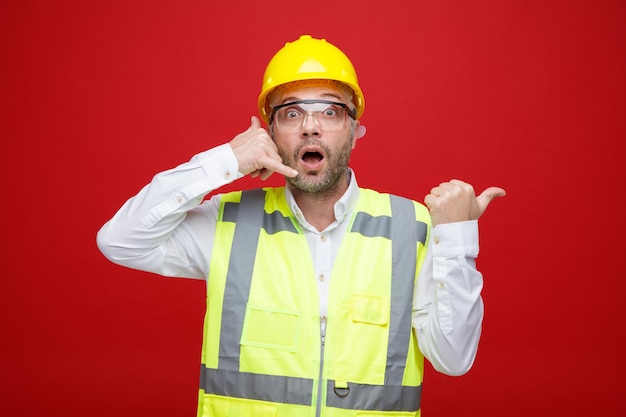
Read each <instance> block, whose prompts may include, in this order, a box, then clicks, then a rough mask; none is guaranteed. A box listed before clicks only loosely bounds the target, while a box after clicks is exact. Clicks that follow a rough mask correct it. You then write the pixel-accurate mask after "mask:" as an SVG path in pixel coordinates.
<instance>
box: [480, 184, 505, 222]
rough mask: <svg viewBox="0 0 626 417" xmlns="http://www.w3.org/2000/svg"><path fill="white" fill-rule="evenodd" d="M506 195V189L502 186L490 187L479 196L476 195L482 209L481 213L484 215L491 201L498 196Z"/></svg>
mask: <svg viewBox="0 0 626 417" xmlns="http://www.w3.org/2000/svg"><path fill="white" fill-rule="evenodd" d="M505 195H506V191H504V189H502V188H500V187H489V188H487V189H486V190H485V191H483V192H482V193H480V195H479V196H478V197H476V201H477V203H478V209H479V211H480V214H479V215H482V214H483V213H484V212H485V210H487V206H488V205H489V203H491V201H492V200H493V199H494V198H496V197H504V196H505Z"/></svg>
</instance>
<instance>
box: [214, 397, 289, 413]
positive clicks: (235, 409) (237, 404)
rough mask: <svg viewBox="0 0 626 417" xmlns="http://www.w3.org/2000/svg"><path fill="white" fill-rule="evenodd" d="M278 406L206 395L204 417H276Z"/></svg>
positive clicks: (243, 399)
mask: <svg viewBox="0 0 626 417" xmlns="http://www.w3.org/2000/svg"><path fill="white" fill-rule="evenodd" d="M277 415H278V406H277V405H275V404H272V403H267V402H264V401H257V400H249V399H245V398H233V397H221V396H218V395H211V394H205V395H204V401H203V405H202V417H247V416H255V417H276V416H277Z"/></svg>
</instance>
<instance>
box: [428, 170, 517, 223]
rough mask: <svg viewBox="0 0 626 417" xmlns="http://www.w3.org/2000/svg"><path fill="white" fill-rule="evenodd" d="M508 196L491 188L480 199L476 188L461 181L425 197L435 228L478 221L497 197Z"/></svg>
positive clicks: (500, 190) (440, 188) (445, 185)
mask: <svg viewBox="0 0 626 417" xmlns="http://www.w3.org/2000/svg"><path fill="white" fill-rule="evenodd" d="M505 195H506V191H504V190H503V189H502V188H500V187H489V188H487V189H486V190H485V191H483V192H482V193H481V194H480V195H479V196H478V197H477V196H476V194H475V193H474V187H472V186H471V185H470V184H468V183H466V182H463V181H460V180H450V181H449V182H444V183H441V184H439V186H437V187H434V188H433V189H432V190H430V194H428V195H427V196H426V197H424V204H426V207H428V209H429V210H430V216H431V219H432V224H433V227H434V226H436V225H438V224H443V223H453V222H462V221H467V220H477V219H478V218H479V217H480V216H482V214H483V213H484V212H485V210H487V206H488V205H489V203H491V200H493V199H494V198H496V197H503V196H505Z"/></svg>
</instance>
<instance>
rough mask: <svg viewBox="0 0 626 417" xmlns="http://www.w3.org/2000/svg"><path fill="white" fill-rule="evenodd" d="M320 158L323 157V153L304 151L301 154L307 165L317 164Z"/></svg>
mask: <svg viewBox="0 0 626 417" xmlns="http://www.w3.org/2000/svg"><path fill="white" fill-rule="evenodd" d="M322 159H324V155H322V154H321V153H319V152H305V153H304V154H303V155H302V160H303V161H304V162H305V163H306V164H309V165H315V164H318V163H319V162H320V161H321V160H322Z"/></svg>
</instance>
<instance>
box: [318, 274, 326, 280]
mask: <svg viewBox="0 0 626 417" xmlns="http://www.w3.org/2000/svg"><path fill="white" fill-rule="evenodd" d="M319 280H320V281H321V282H324V281H325V280H326V277H325V276H324V274H320V276H319Z"/></svg>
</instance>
